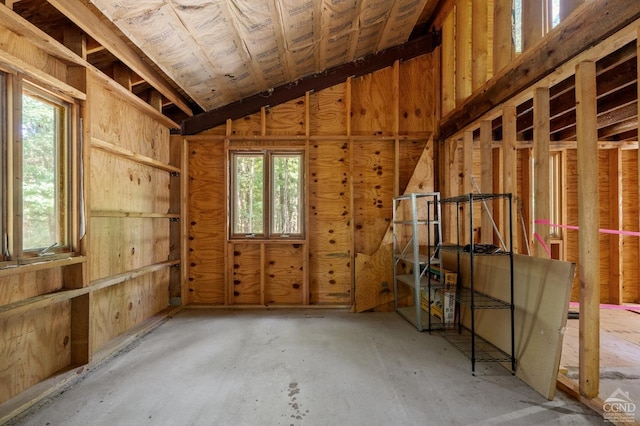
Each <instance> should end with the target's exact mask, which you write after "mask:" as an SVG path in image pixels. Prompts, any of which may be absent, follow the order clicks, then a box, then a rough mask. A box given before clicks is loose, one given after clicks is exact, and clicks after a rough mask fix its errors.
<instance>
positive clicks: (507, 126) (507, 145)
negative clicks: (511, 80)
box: [500, 104, 519, 253]
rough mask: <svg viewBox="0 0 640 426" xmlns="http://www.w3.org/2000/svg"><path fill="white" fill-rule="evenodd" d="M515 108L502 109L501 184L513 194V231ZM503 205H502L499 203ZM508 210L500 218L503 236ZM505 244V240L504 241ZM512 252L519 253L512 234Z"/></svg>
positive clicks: (516, 242) (514, 218) (506, 228)
mask: <svg viewBox="0 0 640 426" xmlns="http://www.w3.org/2000/svg"><path fill="white" fill-rule="evenodd" d="M516 127H517V126H516V107H515V105H513V104H507V105H505V106H504V107H503V108H502V162H503V171H502V182H503V189H502V191H503V192H505V193H511V194H513V208H512V211H513V212H514V214H513V229H514V231H515V230H516V229H517V228H518V226H517V225H518V209H517V208H516V206H517V204H516V197H517V195H518V175H517V173H518V172H517V169H518V155H517V147H516V135H517V129H516ZM500 204H504V203H500ZM509 220H510V218H509V209H507V208H506V207H505V208H504V212H503V216H502V217H501V221H500V222H501V225H502V226H501V227H500V233H501V234H502V235H503V239H504V236H505V235H506V232H507V231H508V230H509ZM505 243H506V239H505ZM512 249H513V251H514V252H515V253H519V242H518V233H517V232H514V233H513V248H512Z"/></svg>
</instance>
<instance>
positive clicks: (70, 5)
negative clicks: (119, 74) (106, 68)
mask: <svg viewBox="0 0 640 426" xmlns="http://www.w3.org/2000/svg"><path fill="white" fill-rule="evenodd" d="M49 3H51V5H53V6H54V7H55V8H56V9H58V10H59V11H60V12H61V13H62V14H64V15H65V16H67V17H69V19H71V21H73V22H74V23H76V24H77V25H78V26H80V27H81V29H82V30H83V31H84V32H86V33H87V34H89V35H90V36H91V37H92V38H93V39H95V40H96V41H98V42H99V43H100V44H102V45H103V46H105V47H106V48H107V49H108V50H109V51H110V52H112V53H114V54H115V56H116V57H118V58H119V59H120V60H122V61H123V62H124V63H125V64H127V66H128V67H129V68H131V69H132V70H133V71H134V72H135V73H136V74H138V75H139V76H141V77H142V78H144V79H145V80H146V81H147V82H149V84H151V85H152V86H153V87H155V88H156V89H157V90H159V91H160V92H162V93H163V94H164V95H165V96H166V97H167V98H168V99H169V100H170V101H171V102H173V103H174V104H175V105H176V106H177V107H178V108H180V109H181V110H182V111H183V112H184V113H185V114H187V115H189V116H191V115H193V111H192V110H191V108H190V107H189V105H188V103H187V102H186V100H185V99H184V97H183V96H182V95H181V94H180V93H179V92H178V91H177V90H176V89H174V88H173V87H171V86H170V85H169V84H168V83H167V82H166V81H165V79H164V78H162V77H161V76H160V74H159V73H158V72H157V71H155V70H154V69H153V68H152V67H151V66H150V65H149V64H147V63H145V62H144V61H143V60H142V58H141V57H140V55H138V54H137V53H135V51H134V50H133V49H132V48H131V47H129V46H128V45H127V44H126V42H125V41H124V40H122V39H121V38H120V37H118V36H117V35H115V34H114V33H113V31H112V30H111V29H110V28H108V26H107V25H106V24H105V23H104V22H102V21H101V20H100V18H99V17H98V16H96V15H95V14H94V13H92V12H91V11H90V10H89V8H88V7H87V6H86V5H85V4H83V3H82V2H81V1H80V0H64V1H60V0H52V1H50V2H49Z"/></svg>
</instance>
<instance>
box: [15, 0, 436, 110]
mask: <svg viewBox="0 0 640 426" xmlns="http://www.w3.org/2000/svg"><path fill="white" fill-rule="evenodd" d="M439 2H440V1H439V0H259V1H257V0H69V1H61V0H50V1H47V0H18V1H12V2H11V4H12V8H13V10H14V11H15V12H17V13H18V14H20V15H21V16H23V17H24V18H25V19H27V20H28V21H30V22H32V23H33V24H34V25H36V26H37V27H39V28H40V29H42V30H43V31H44V32H46V33H48V34H49V35H51V36H52V37H54V38H56V39H58V40H59V41H61V42H63V39H64V29H65V28H67V27H69V26H73V25H77V26H79V27H80V29H81V30H82V31H84V32H85V33H86V34H87V35H88V36H89V45H88V49H87V60H88V61H89V62H90V63H92V64H93V65H94V66H96V67H97V68H99V69H101V70H103V71H104V72H105V73H107V74H108V75H113V74H114V72H115V71H114V64H117V63H119V62H123V63H124V65H129V66H130V68H131V69H132V70H133V71H137V69H136V67H135V66H131V65H130V64H128V63H127V60H126V58H123V57H121V55H119V53H120V52H117V51H114V49H112V48H110V47H111V46H109V45H110V42H108V39H113V37H108V36H105V30H104V28H107V29H108V30H109V31H112V33H113V34H115V35H116V36H117V37H119V38H121V40H122V42H124V43H126V45H127V46H128V48H129V49H132V50H133V51H135V54H136V55H138V56H139V57H141V58H143V60H144V61H145V62H146V63H147V64H149V66H151V67H152V68H153V69H154V70H155V71H156V72H157V73H158V74H160V75H161V76H162V77H163V78H165V79H166V81H167V82H168V84H170V85H171V86H172V87H173V89H175V91H176V92H177V93H179V95H180V96H181V97H182V98H183V100H184V105H182V106H180V103H179V102H178V105H176V102H172V99H170V97H169V98H167V97H165V99H164V112H165V114H168V115H173V117H172V118H174V119H175V120H176V121H180V119H182V118H185V117H187V116H189V115H192V114H197V113H199V112H204V111H212V110H216V109H219V108H223V107H225V106H226V105H229V104H233V103H234V102H239V101H242V100H244V99H248V98H251V97H252V96H258V95H259V94H261V93H269V92H270V91H273V90H274V89H276V88H278V87H282V86H286V85H292V84H297V82H299V81H300V80H301V79H304V78H311V77H313V76H318V75H321V74H322V73H325V72H326V71H327V70H330V69H336V68H337V67H340V66H342V65H344V64H350V63H351V64H353V63H354V61H360V60H362V59H363V58H366V57H368V56H371V55H373V54H376V53H378V52H381V51H385V50H387V49H389V48H393V47H396V46H399V45H403V44H405V43H406V42H407V41H409V40H410V38H411V35H412V32H414V29H415V28H422V27H424V26H425V24H426V23H428V22H429V20H430V18H431V17H432V16H433V14H434V11H435V10H436V8H437V6H438V3H439ZM70 14H73V15H74V16H70ZM89 14H91V15H94V16H93V17H90V16H89ZM89 17H90V18H95V17H97V18H98V19H99V21H98V22H99V24H100V26H104V28H102V27H100V28H99V27H98V26H96V25H93V26H91V25H86V24H84V25H83V23H82V22H79V21H81V20H82V21H87V18H89ZM421 33H425V31H424V30H423V31H422V32H421ZM347 77H348V76H347ZM147 80H148V79H147ZM152 83H153V82H149V81H146V80H145V79H144V78H142V77H140V76H136V75H135V72H134V77H133V79H132V90H133V91H134V93H136V94H138V95H139V96H141V97H144V96H146V95H145V92H147V91H149V90H151V89H154V87H153V84H152ZM156 89H157V88H156ZM185 105H187V106H188V108H185Z"/></svg>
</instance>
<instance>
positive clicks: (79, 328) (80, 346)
mask: <svg viewBox="0 0 640 426" xmlns="http://www.w3.org/2000/svg"><path fill="white" fill-rule="evenodd" d="M90 312H91V293H87V294H83V295H81V296H78V297H75V298H73V299H71V336H70V338H71V365H74V366H77V365H84V364H88V363H89V362H90V361H91V357H92V355H93V346H92V345H91V340H92V339H91V336H90V334H91V330H90V324H91V317H90Z"/></svg>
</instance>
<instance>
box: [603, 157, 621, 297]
mask: <svg viewBox="0 0 640 426" xmlns="http://www.w3.org/2000/svg"><path fill="white" fill-rule="evenodd" d="M607 154H608V155H609V173H608V180H609V208H608V210H609V215H610V216H609V221H610V222H609V229H623V224H624V220H623V219H624V218H623V216H624V209H623V208H622V202H623V182H622V150H621V149H612V150H609V152H608V153H607ZM608 238H609V262H608V263H609V300H608V303H611V304H614V305H622V304H623V303H624V301H623V299H624V297H623V284H624V267H623V263H624V262H623V261H624V256H623V254H622V247H623V240H624V237H623V236H622V235H621V234H611V235H609V236H608Z"/></svg>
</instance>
